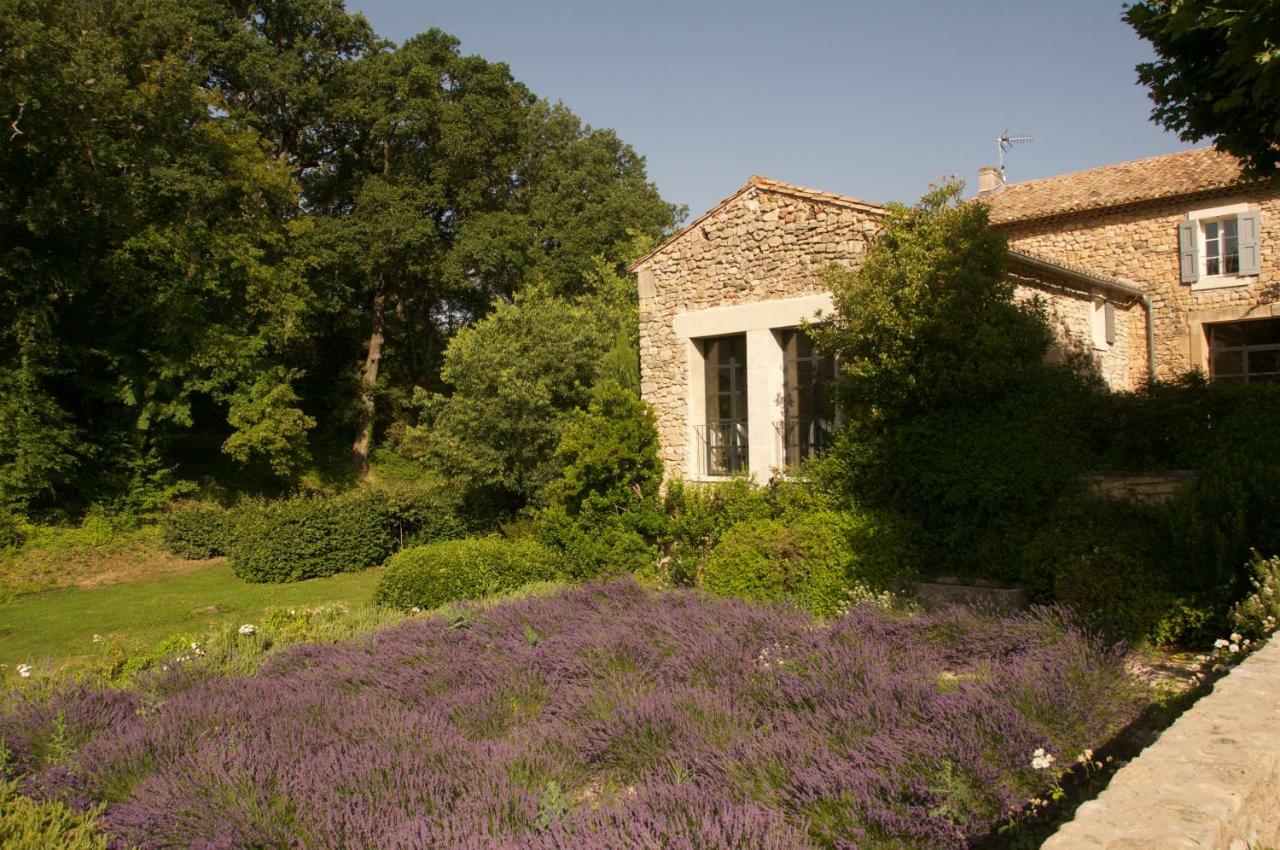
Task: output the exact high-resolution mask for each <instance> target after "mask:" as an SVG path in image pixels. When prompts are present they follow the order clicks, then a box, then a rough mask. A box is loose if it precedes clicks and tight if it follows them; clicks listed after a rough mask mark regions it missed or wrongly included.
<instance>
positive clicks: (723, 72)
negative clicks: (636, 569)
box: [347, 0, 1187, 215]
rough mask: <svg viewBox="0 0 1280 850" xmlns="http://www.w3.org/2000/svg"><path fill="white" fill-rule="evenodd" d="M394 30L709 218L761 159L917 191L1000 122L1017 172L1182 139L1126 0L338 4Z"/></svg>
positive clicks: (975, 158)
mask: <svg viewBox="0 0 1280 850" xmlns="http://www.w3.org/2000/svg"><path fill="white" fill-rule="evenodd" d="M347 2H348V8H349V9H352V10H354V11H361V12H364V14H365V15H366V17H368V18H369V20H370V22H371V23H372V25H373V27H374V29H375V30H377V31H378V33H379V34H381V35H383V36H385V37H387V38H390V39H393V40H395V41H397V42H399V41H403V40H404V39H405V38H408V37H409V36H412V35H414V34H416V33H419V32H423V31H425V30H427V29H430V28H431V27H433V26H434V27H439V28H440V29H443V30H445V31H446V32H450V33H452V34H454V35H455V36H457V37H458V38H459V39H461V41H462V49H463V52H465V53H469V54H470V53H474V54H479V55H481V56H483V57H485V58H486V59H490V60H495V61H502V62H506V63H507V64H508V65H510V66H511V69H512V72H513V73H514V74H515V76H516V78H517V79H519V80H521V81H522V82H524V83H525V84H526V85H528V86H529V87H530V88H531V89H533V91H535V92H536V93H537V94H539V95H540V96H542V97H545V98H547V99H549V100H553V101H554V100H560V101H563V102H564V103H565V104H566V105H567V106H568V107H569V108H570V109H572V110H573V111H574V112H575V113H577V114H578V115H579V116H580V117H581V118H582V119H583V120H584V121H586V122H588V123H590V124H592V125H593V126H597V127H612V128H614V129H615V130H617V131H618V133H619V135H620V136H621V137H622V138H623V139H624V140H626V141H627V142H629V143H630V144H631V145H632V146H633V147H634V148H635V149H636V150H637V151H638V152H639V153H641V154H642V155H643V156H644V157H645V158H646V159H647V161H648V168H649V176H650V178H651V179H652V180H653V181H654V182H655V183H657V185H658V188H659V189H660V190H661V191H662V194H663V196H664V197H666V198H667V200H670V201H674V202H676V203H683V204H688V206H689V211H690V214H691V215H698V214H699V213H701V212H703V211H704V210H706V209H707V208H708V207H710V206H711V205H713V204H715V203H716V202H717V201H719V200H720V199H721V198H723V197H725V196H726V195H729V194H731V193H732V192H733V191H735V190H736V189H738V188H739V187H740V186H741V185H742V184H743V183H745V182H746V180H747V178H748V177H750V176H751V175H752V174H763V175H765V176H768V177H773V178H775V179H778V180H786V181H789V182H792V183H799V184H801V185H805V186H811V187H814V188H819V189H825V190H827V191H832V192H841V193H845V194H850V195H855V196H857V197H861V198H865V199H867V200H871V201H889V200H900V201H912V200H914V199H916V198H917V197H919V196H920V195H921V194H922V193H923V192H924V191H925V190H926V189H927V188H928V185H929V183H930V182H933V181H935V180H937V179H938V178H939V177H940V176H942V175H947V174H955V175H957V176H959V177H961V178H963V179H964V180H965V181H966V182H967V183H968V184H969V187H970V192H972V191H973V190H974V189H975V188H976V185H975V184H976V182H977V178H976V173H977V168H978V166H980V165H983V164H986V163H989V162H994V160H995V156H996V153H995V139H996V137H997V136H998V135H999V133H1000V131H1001V130H1003V129H1005V128H1006V127H1007V128H1009V129H1011V130H1013V131H1014V132H1020V133H1029V134H1031V135H1034V136H1035V141H1034V142H1033V143H1031V144H1026V145H1019V146H1017V147H1015V148H1014V149H1013V150H1012V151H1011V152H1010V153H1009V154H1008V160H1007V162H1008V171H1009V179H1010V180H1015V181H1016V180H1028V179H1032V178H1035V177H1044V176H1048V175H1051V174H1061V173H1063V172H1066V171H1074V170H1078V169H1081V168H1089V167H1092V166H1096V165H1105V164H1107V163H1110V162H1118V161H1121V160H1125V159H1136V158H1138V157H1143V156H1151V155H1154V154H1159V153H1168V152H1170V151H1175V150H1179V149H1181V148H1184V147H1187V146H1186V145H1184V144H1183V143H1181V142H1179V140H1178V139H1177V137H1176V136H1173V135H1170V134H1168V133H1165V132H1164V131H1162V130H1160V129H1159V128H1157V127H1156V126H1155V125H1153V124H1151V122H1150V121H1149V120H1148V118H1147V116H1148V113H1149V112H1150V102H1149V101H1148V100H1147V97H1146V91H1145V89H1143V88H1142V87H1140V86H1139V85H1138V84H1137V81H1136V76H1135V74H1134V70H1133V66H1134V65H1135V64H1136V63H1138V62H1140V61H1143V60H1144V59H1147V58H1149V56H1150V50H1149V48H1148V46H1147V45H1146V43H1145V42H1142V41H1140V40H1139V39H1138V38H1137V36H1135V35H1134V34H1133V32H1132V30H1130V29H1129V27H1128V26H1127V25H1126V24H1125V23H1124V22H1123V21H1122V20H1121V19H1120V15H1121V13H1122V3H1121V0H1056V2H1046V0H1023V1H1022V2H971V0H953V2H947V0H933V2H924V0H920V2H912V0H900V1H899V2H893V0H890V2H883V0H882V2H875V3H871V2H862V0H856V2H854V0H850V1H849V2H818V0H810V2H805V1H804V0H793V2H789V3H788V2H780V1H779V0H774V2H757V0H737V2H728V0H714V2H712V0H701V2H699V0H687V2H669V0H647V2H646V0H631V2H627V3H615V2H612V0H460V2H459V0H454V2H450V3H433V2H415V1H414V0H347Z"/></svg>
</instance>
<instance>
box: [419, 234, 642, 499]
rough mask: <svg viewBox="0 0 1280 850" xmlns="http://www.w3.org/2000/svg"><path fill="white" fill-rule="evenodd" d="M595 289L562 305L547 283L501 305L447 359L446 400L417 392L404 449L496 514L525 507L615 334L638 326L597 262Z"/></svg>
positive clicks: (616, 279) (622, 289) (618, 287)
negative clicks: (418, 415)
mask: <svg viewBox="0 0 1280 850" xmlns="http://www.w3.org/2000/svg"><path fill="white" fill-rule="evenodd" d="M599 265H600V267H599V270H598V272H597V274H596V275H595V276H594V277H595V281H596V282H595V284H594V286H593V287H592V291H590V292H588V293H586V294H584V295H582V296H579V297H577V298H572V299H569V298H561V297H558V296H556V295H554V294H553V293H552V292H551V291H550V286H549V285H546V284H542V285H536V286H533V287H531V288H529V289H527V290H526V291H524V292H521V293H520V294H518V295H517V296H516V297H515V299H514V300H513V301H511V302H509V303H508V302H506V301H503V300H501V299H499V300H498V301H497V302H496V303H495V305H494V309H493V312H492V313H490V314H489V315H488V316H486V317H485V318H484V319H482V320H480V321H479V322H477V323H476V324H475V325H474V326H471V327H467V328H463V329H461V330H459V331H458V333H457V335H456V336H455V337H454V338H453V340H452V341H451V342H450V344H449V347H448V350H447V351H446V352H445V358H444V366H443V368H442V370H441V375H442V377H443V378H444V380H445V381H446V382H447V384H448V386H449V389H450V392H449V394H447V395H446V394H443V393H428V392H426V391H425V390H419V392H418V394H417V402H418V405H419V407H420V408H421V409H422V411H423V416H422V419H421V421H420V423H419V424H418V425H417V426H415V427H413V428H409V429H405V435H404V438H403V439H402V441H401V445H402V448H403V449H404V450H405V451H407V452H408V453H410V454H411V455H414V456H416V457H418V458H420V459H424V460H427V461H429V462H430V463H431V464H432V465H433V466H435V467H436V468H438V469H440V471H441V472H443V473H444V474H445V475H446V476H447V477H448V478H449V479H451V480H453V481H454V482H456V484H457V486H458V487H459V488H460V489H462V490H463V491H465V492H466V493H467V494H468V500H469V501H470V502H472V503H474V504H476V505H485V506H487V507H488V509H489V510H492V511H494V512H495V513H497V514H507V513H511V512H514V511H516V510H518V509H520V508H521V507H524V506H525V505H527V504H529V503H530V502H532V501H533V500H534V499H535V497H536V496H537V494H538V493H539V492H540V491H541V490H542V489H543V487H544V486H545V485H546V483H547V482H548V481H550V480H551V479H552V478H553V477H554V476H555V475H556V474H557V473H558V464H557V462H556V459H555V450H556V445H557V444H558V443H559V441H560V436H561V429H562V426H563V423H564V421H565V417H567V416H568V415H570V414H571V413H572V412H573V411H575V410H579V409H582V408H584V407H586V405H587V403H588V401H589V400H590V398H591V392H592V387H593V386H594V385H595V384H596V383H597V381H598V379H599V377H600V372H601V361H602V360H603V359H604V357H605V354H606V352H608V351H609V349H610V347H611V346H612V345H613V344H614V342H615V340H616V339H617V337H618V334H619V329H620V328H626V327H628V326H629V325H633V324H635V321H636V314H635V306H634V303H633V296H632V293H631V291H630V287H629V286H627V281H626V280H625V279H624V278H622V277H621V276H620V275H618V274H617V273H616V272H615V271H614V269H613V265H612V264H611V263H608V262H607V261H605V260H603V259H601V260H600V261H599Z"/></svg>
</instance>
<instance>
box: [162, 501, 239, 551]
mask: <svg viewBox="0 0 1280 850" xmlns="http://www.w3.org/2000/svg"><path fill="white" fill-rule="evenodd" d="M227 523H228V514H227V511H226V509H225V508H223V507H221V506H220V505H215V504H211V503H209V502H183V503H181V504H178V505H176V506H174V507H172V508H170V509H169V511H168V513H166V514H165V515H164V517H163V518H162V519H161V520H160V536H161V539H162V540H164V545H165V548H166V549H168V550H169V552H170V553H171V554H173V555H176V556H177V557H179V558H188V559H190V560H203V559H205V558H216V557H217V556H219V555H225V554H227V532H228V525H227Z"/></svg>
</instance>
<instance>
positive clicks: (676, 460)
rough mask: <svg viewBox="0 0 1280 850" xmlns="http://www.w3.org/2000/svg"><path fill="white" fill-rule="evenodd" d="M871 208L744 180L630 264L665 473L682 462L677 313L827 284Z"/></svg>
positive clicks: (865, 235)
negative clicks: (636, 282)
mask: <svg viewBox="0 0 1280 850" xmlns="http://www.w3.org/2000/svg"><path fill="white" fill-rule="evenodd" d="M879 222H880V212H879V210H878V208H876V207H874V206H872V205H868V204H855V203H843V202H841V201H840V200H839V199H838V197H837V196H830V197H827V198H822V199H815V198H811V197H806V196H803V195H798V194H791V193H786V192H782V191H777V190H774V189H769V188H765V187H764V186H761V185H756V184H754V183H753V184H751V185H749V186H748V187H747V188H746V189H745V190H744V191H742V192H740V193H738V194H737V195H735V196H733V197H732V198H730V199H729V200H728V201H727V202H725V203H724V204H723V205H722V206H720V207H718V208H717V209H714V210H712V211H711V212H710V213H709V214H707V215H706V216H704V217H703V218H702V219H700V220H698V221H695V222H694V223H693V224H692V225H691V226H690V227H689V228H688V229H687V230H686V231H685V232H683V233H681V234H680V235H678V236H677V237H675V238H674V239H672V240H671V241H670V242H668V243H667V244H666V245H664V246H662V247H661V248H659V249H658V251H656V252H655V253H653V254H652V255H650V256H649V257H648V258H646V259H644V260H642V261H641V262H639V263H637V264H636V266H635V267H634V268H633V270H634V271H635V272H636V273H637V277H638V279H639V284H640V287H639V288H640V364H641V394H642V395H643V397H644V399H645V400H646V401H648V402H649V403H650V404H652V405H653V407H654V410H655V412H656V414H657V419H658V432H659V438H660V440H661V446H662V461H663V464H664V465H665V466H666V469H667V473H668V474H669V475H683V473H684V471H685V470H686V469H687V458H686V450H687V443H688V422H687V411H688V397H687V392H688V381H687V377H686V373H687V369H688V352H687V351H686V347H685V346H686V344H685V343H684V342H682V341H680V340H678V339H677V337H676V334H675V328H674V320H675V317H676V316H677V315H679V314H681V313H687V312H691V311H695V310H704V309H707V308H711V307H722V306H727V305H733V304H746V303H750V302H755V301H766V300H773V299H782V298H790V297H795V296H800V295H806V294H816V293H822V292H825V291H826V289H825V287H824V286H823V283H822V273H823V271H824V270H825V269H827V268H828V267H829V266H831V265H832V264H838V265H841V266H844V267H846V268H856V267H857V265H858V264H859V263H860V262H861V259H862V256H863V254H864V253H865V251H866V245H867V242H868V241H869V240H870V238H871V237H872V236H873V235H874V234H875V233H876V232H877V231H878V230H879V228H880V224H879Z"/></svg>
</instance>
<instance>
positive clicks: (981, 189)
mask: <svg viewBox="0 0 1280 850" xmlns="http://www.w3.org/2000/svg"><path fill="white" fill-rule="evenodd" d="M1003 188H1004V172H1003V171H1001V170H1000V169H999V168H996V167H995V166H994V165H984V166H982V167H981V168H979V169H978V194H979V195H990V194H991V193H992V192H998V191H999V190H1001V189H1003Z"/></svg>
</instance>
